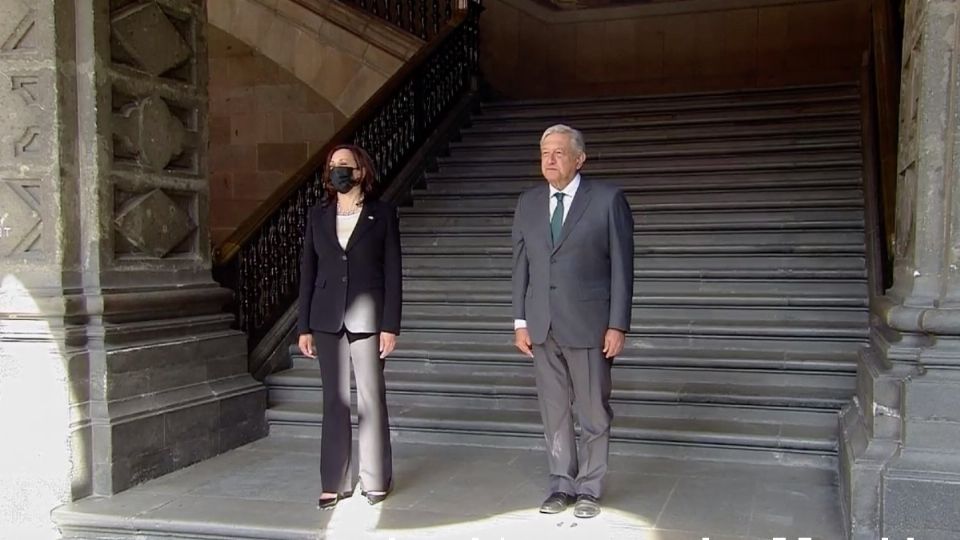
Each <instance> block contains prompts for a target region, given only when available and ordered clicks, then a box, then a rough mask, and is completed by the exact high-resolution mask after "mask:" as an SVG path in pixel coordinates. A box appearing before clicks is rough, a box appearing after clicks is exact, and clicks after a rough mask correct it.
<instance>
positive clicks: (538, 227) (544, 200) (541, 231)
mask: <svg viewBox="0 0 960 540" xmlns="http://www.w3.org/2000/svg"><path fill="white" fill-rule="evenodd" d="M533 199H534V200H535V201H537V202H536V205H535V206H536V209H537V210H536V211H535V212H533V213H532V214H531V217H533V218H534V223H535V225H534V228H533V230H534V233H535V234H536V235H537V236H538V237H540V239H541V240H542V241H543V242H544V243H545V244H546V245H547V247H550V246H551V243H552V240H550V187H549V186H546V185H545V186H542V187H540V188H539V189H538V191H537V194H536V195H535V196H534V198H533Z"/></svg>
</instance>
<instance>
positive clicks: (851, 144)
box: [437, 134, 860, 168]
mask: <svg viewBox="0 0 960 540" xmlns="http://www.w3.org/2000/svg"><path fill="white" fill-rule="evenodd" d="M781 139H782V136H781ZM859 148H860V140H859V137H857V136H856V134H853V135H832V136H826V135H819V136H817V137H815V138H813V137H809V138H799V137H796V136H794V137H793V138H792V139H789V140H778V139H777V138H776V137H769V136H768V137H766V138H758V139H756V140H752V141H750V140H743V139H741V140H736V141H727V140H721V141H713V142H709V143H692V142H687V141H679V142H671V143H667V142H658V143H652V142H651V143H647V144H644V145H642V146H639V145H634V146H628V145H625V144H620V145H617V146H598V145H593V144H591V145H590V148H589V154H588V159H589V160H590V162H591V163H596V162H602V161H607V160H618V159H643V160H647V159H652V158H664V157H682V156H701V155H702V156H707V155H723V156H736V155H741V156H761V155H765V154H772V153H777V154H784V155H790V154H794V153H798V154H802V153H803V152H811V151H817V150H822V151H831V152H835V151H840V150H848V151H849V150H857V149H859ZM492 158H493V159H496V160H497V164H498V165H504V164H509V163H513V164H517V165H521V166H525V165H528V164H529V163H530V162H531V161H534V162H536V161H535V160H536V158H537V151H536V148H532V147H531V148H520V149H512V148H493V149H492V150H475V149H468V148H463V147H460V148H458V149H457V151H456V152H455V153H453V154H452V155H449V156H440V157H438V158H437V163H439V164H440V166H441V168H442V167H443V165H445V164H453V165H459V164H481V165H488V164H489V163H490V160H491V159H492Z"/></svg>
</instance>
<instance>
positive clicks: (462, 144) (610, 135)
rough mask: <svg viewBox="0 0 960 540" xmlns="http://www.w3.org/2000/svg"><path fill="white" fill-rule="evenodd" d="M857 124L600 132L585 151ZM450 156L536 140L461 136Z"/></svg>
mask: <svg viewBox="0 0 960 540" xmlns="http://www.w3.org/2000/svg"><path fill="white" fill-rule="evenodd" d="M859 133H860V124H859V122H858V121H857V120H856V119H852V120H851V119H849V118H838V119H833V120H831V119H823V120H820V121H817V122H812V121H809V120H806V121H794V122H787V121H782V122H778V123H770V124H769V125H765V124H763V123H756V124H755V125H746V126H744V125H732V126H723V125H720V126H711V127H710V129H702V128H700V127H699V126H683V125H681V126H677V127H673V128H667V127H665V128H662V129H656V130H654V129H639V130H632V131H627V132H626V133H616V132H602V133H597V134H595V135H593V136H591V137H590V142H589V144H588V145H587V150H588V152H589V153H592V152H593V151H594V150H596V149H607V148H624V147H626V148H630V147H638V148H646V147H647V145H659V144H704V143H710V142H714V143H716V142H723V143H726V142H743V143H744V144H747V145H749V144H750V143H751V142H754V141H765V140H774V141H785V142H789V141H804V140H810V139H815V138H817V137H857V136H858V135H859ZM448 149H449V151H450V152H451V153H459V152H470V151H494V150H513V151H526V152H533V155H534V156H536V155H538V154H539V149H540V145H539V138H538V137H534V139H533V140H531V138H530V137H529V136H528V135H526V134H521V135H513V136H511V135H505V136H503V137H488V136H473V137H469V136H467V137H463V138H461V139H460V140H457V141H451V142H450V143H449V144H448Z"/></svg>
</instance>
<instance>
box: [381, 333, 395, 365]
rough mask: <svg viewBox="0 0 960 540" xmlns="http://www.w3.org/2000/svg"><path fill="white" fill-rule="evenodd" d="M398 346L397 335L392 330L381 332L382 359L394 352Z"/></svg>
mask: <svg viewBox="0 0 960 540" xmlns="http://www.w3.org/2000/svg"><path fill="white" fill-rule="evenodd" d="M396 346H397V335H396V334H391V333H390V332H380V359H381V360H383V359H384V358H386V357H387V356H388V355H389V354H390V353H392V352H393V349H395V348H396Z"/></svg>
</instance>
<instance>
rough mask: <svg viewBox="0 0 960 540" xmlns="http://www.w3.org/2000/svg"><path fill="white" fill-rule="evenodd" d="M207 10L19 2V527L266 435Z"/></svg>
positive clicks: (1, 387) (1, 191) (12, 87)
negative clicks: (224, 258)
mask: <svg viewBox="0 0 960 540" xmlns="http://www.w3.org/2000/svg"><path fill="white" fill-rule="evenodd" d="M204 7H205V6H204V3H203V2H200V1H196V0H156V1H146V2H131V1H130V0H78V1H76V2H60V1H57V2H53V1H44V2H34V1H28V0H0V217H2V221H3V224H2V225H0V230H2V234H0V422H2V425H3V426H4V429H5V439H4V441H5V442H4V444H3V446H2V450H0V455H2V457H3V459H2V460H0V523H3V525H2V527H3V533H2V534H3V535H9V537H11V538H38V537H45V536H52V535H53V534H54V532H53V531H52V530H51V526H50V519H49V512H50V510H51V508H52V507H53V506H55V505H56V504H57V503H58V502H64V501H67V500H71V499H76V498H81V497H84V496H87V495H91V494H96V495H108V494H112V493H116V492H118V491H122V490H124V489H126V488H128V487H130V486H133V485H135V484H137V483H139V482H143V481H146V480H149V479H151V478H154V477H157V476H160V475H163V474H165V473H168V472H171V471H174V470H176V469H179V468H181V467H185V466H187V465H190V464H192V463H195V462H197V461H200V460H203V459H206V458H209V457H211V456H214V455H216V454H218V453H220V452H223V451H225V450H228V449H231V448H234V447H236V446H238V445H241V444H243V443H245V442H248V441H250V440H253V439H255V438H257V437H260V436H262V435H263V434H265V431H266V425H265V422H264V417H263V415H264V407H265V391H264V388H263V386H262V385H261V384H259V383H257V382H256V381H255V380H253V378H252V377H250V375H249V374H248V373H247V351H246V343H245V338H244V336H243V335H242V334H241V333H239V332H237V331H235V330H232V329H231V328H230V327H231V322H232V316H231V315H230V314H228V313H225V312H224V311H223V307H224V305H225V303H226V302H227V301H228V300H229V298H230V291H227V290H224V289H222V288H221V287H219V286H218V285H217V284H216V283H214V282H213V280H212V278H211V275H210V245H209V232H208V222H209V218H208V210H207V208H208V192H209V179H208V154H207V140H208V130H207V95H206V92H207V90H206V86H207V78H208V77H207V48H206V47H207V46H206V27H207V25H206V22H205V19H206V17H205V9H204Z"/></svg>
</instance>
